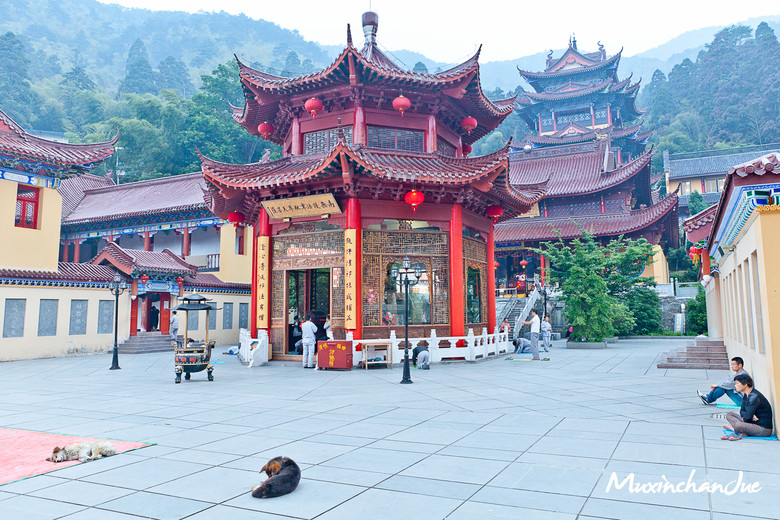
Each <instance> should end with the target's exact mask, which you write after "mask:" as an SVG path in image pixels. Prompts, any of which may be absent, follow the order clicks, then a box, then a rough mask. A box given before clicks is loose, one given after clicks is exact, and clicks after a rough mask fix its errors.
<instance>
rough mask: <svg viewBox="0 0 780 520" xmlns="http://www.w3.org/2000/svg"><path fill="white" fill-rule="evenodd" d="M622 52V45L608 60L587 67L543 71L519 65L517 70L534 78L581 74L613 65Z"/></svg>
mask: <svg viewBox="0 0 780 520" xmlns="http://www.w3.org/2000/svg"><path fill="white" fill-rule="evenodd" d="M622 53H623V48H622V47H621V48H620V51H619V52H618V53H617V54H613V55H612V56H611V57H609V58H607V59H606V60H604V61H600V62H597V63H594V64H593V65H589V66H587V67H579V68H571V69H561V70H557V71H555V72H547V71H546V70H545V71H542V72H533V71H530V70H523V69H521V68H520V67H517V71H518V72H519V73H520V75H521V76H523V77H526V76H527V77H530V78H534V79H544V78H555V77H560V76H566V75H569V74H579V73H581V72H590V71H592V70H598V69H600V68H604V67H606V66H609V65H611V64H612V63H613V62H615V61H620V57H621V54H622ZM565 54H566V52H564V54H563V55H561V58H563V56H564V55H565ZM561 58H558V60H560V59H561Z"/></svg>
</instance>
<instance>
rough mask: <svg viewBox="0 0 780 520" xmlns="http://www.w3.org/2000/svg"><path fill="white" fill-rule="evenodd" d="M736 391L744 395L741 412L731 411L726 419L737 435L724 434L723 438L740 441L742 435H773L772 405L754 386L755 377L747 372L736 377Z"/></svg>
mask: <svg viewBox="0 0 780 520" xmlns="http://www.w3.org/2000/svg"><path fill="white" fill-rule="evenodd" d="M734 383H735V384H736V388H735V389H736V391H737V392H740V393H741V394H742V395H743V398H742V408H740V410H739V414H737V413H735V412H729V413H728V414H726V420H727V421H728V422H729V424H730V425H731V427H730V428H727V429H729V430H734V433H736V434H737V435H724V436H723V437H721V439H724V440H725V439H728V440H730V441H738V440H739V439H741V438H742V435H743V434H744V435H749V436H751V437H769V436H771V435H772V405H770V404H769V401H768V400H767V398H766V397H764V395H763V394H762V393H761V392H759V391H758V390H756V389H755V388H753V378H752V377H750V376H749V375H747V374H739V375H737V376H736V377H734Z"/></svg>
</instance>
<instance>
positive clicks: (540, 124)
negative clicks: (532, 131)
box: [539, 113, 542, 135]
mask: <svg viewBox="0 0 780 520" xmlns="http://www.w3.org/2000/svg"><path fill="white" fill-rule="evenodd" d="M539 135H542V114H541V113H539Z"/></svg>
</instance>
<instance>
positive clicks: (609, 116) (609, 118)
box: [607, 105, 612, 125]
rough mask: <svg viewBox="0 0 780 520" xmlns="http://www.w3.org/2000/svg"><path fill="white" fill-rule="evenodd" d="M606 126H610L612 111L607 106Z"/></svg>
mask: <svg viewBox="0 0 780 520" xmlns="http://www.w3.org/2000/svg"><path fill="white" fill-rule="evenodd" d="M607 124H610V125H611V124H612V109H611V108H610V106H609V105H607Z"/></svg>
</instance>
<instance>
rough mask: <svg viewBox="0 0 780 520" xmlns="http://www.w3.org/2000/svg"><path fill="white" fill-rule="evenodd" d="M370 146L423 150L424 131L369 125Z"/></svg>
mask: <svg viewBox="0 0 780 520" xmlns="http://www.w3.org/2000/svg"><path fill="white" fill-rule="evenodd" d="M368 146H370V147H372V148H384V149H385V150H402V151H406V152H422V151H423V132H422V131H419V130H405V129H402V128H387V127H384V126H369V127H368Z"/></svg>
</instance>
